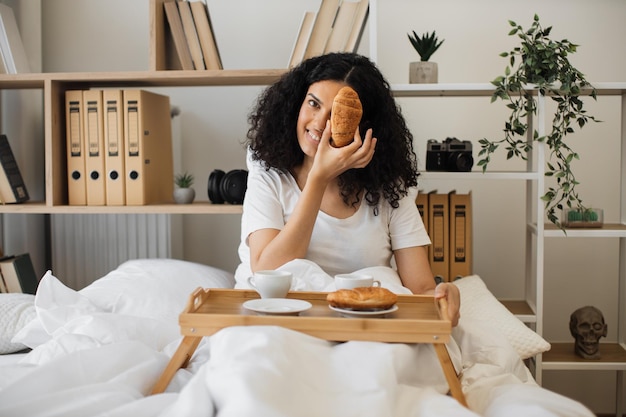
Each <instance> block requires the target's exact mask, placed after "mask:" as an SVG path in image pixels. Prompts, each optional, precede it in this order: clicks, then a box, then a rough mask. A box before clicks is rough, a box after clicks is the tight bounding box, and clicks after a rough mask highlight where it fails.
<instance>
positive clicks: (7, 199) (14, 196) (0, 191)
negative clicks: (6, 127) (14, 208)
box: [0, 135, 30, 204]
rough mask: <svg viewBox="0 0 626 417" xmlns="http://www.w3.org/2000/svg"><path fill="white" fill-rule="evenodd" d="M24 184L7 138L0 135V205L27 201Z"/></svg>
mask: <svg viewBox="0 0 626 417" xmlns="http://www.w3.org/2000/svg"><path fill="white" fill-rule="evenodd" d="M29 198H30V197H29V196H28V190H27V189H26V184H25V183H24V179H23V178H22V174H21V173H20V167H19V166H18V165H17V160H16V159H15V155H13V151H12V150H11V144H10V143H9V138H7V136H6V135H0V199H2V203H3V204H4V203H23V202H25V201H28V200H29Z"/></svg>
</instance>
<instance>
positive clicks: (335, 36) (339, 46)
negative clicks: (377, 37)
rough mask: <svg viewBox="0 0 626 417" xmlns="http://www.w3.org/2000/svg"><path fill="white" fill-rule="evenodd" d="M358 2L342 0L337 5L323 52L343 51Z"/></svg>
mask: <svg viewBox="0 0 626 417" xmlns="http://www.w3.org/2000/svg"><path fill="white" fill-rule="evenodd" d="M359 4H360V3H359V2H356V1H348V0H343V1H342V2H341V5H340V6H339V11H338V12H337V17H336V18H335V23H334V24H333V28H332V30H331V32H330V36H329V37H328V42H326V47H325V48H324V53H329V52H344V51H345V50H346V45H347V42H348V37H349V36H350V33H351V32H352V24H353V22H354V17H355V16H356V11H357V8H358V6H359Z"/></svg>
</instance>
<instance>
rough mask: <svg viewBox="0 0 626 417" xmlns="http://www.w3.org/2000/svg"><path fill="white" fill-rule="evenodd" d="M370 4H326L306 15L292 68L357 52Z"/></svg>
mask: <svg viewBox="0 0 626 417" xmlns="http://www.w3.org/2000/svg"><path fill="white" fill-rule="evenodd" d="M368 11H369V0H322V2H321V4H320V7H319V9H318V10H317V12H314V11H305V12H304V16H303V17H302V21H301V23H300V28H299V29H298V36H297V37H296V41H295V43H294V45H293V48H292V51H291V56H290V58H289V63H288V67H289V68H292V67H294V66H296V65H298V64H299V63H300V62H301V61H302V60H304V59H308V58H312V57H314V56H319V55H322V54H326V53H330V52H356V50H357V48H358V46H359V41H360V40H361V35H362V34H363V28H364V27H365V22H366V21H367V15H368Z"/></svg>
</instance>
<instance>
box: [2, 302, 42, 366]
mask: <svg viewBox="0 0 626 417" xmlns="http://www.w3.org/2000/svg"><path fill="white" fill-rule="evenodd" d="M34 302H35V296H34V295H32V294H21V293H9V294H0V354H2V355H4V354H6V353H13V352H18V351H20V350H22V349H24V348H26V346H25V345H23V344H22V343H13V342H11V339H13V336H15V334H16V333H17V332H18V331H19V330H20V329H21V328H22V327H24V325H26V324H27V323H28V322H30V321H31V320H32V319H34V318H35V316H36V313H35V305H34Z"/></svg>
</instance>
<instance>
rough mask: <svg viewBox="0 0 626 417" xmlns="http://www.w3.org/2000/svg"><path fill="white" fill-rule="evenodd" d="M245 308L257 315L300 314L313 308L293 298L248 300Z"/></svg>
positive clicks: (305, 302)
mask: <svg viewBox="0 0 626 417" xmlns="http://www.w3.org/2000/svg"><path fill="white" fill-rule="evenodd" d="M243 306H244V308H247V309H248V310H252V311H255V312H257V313H262V314H281V315H289V314H298V313H300V312H302V311H305V310H308V309H309V308H311V307H313V306H312V305H311V303H309V302H308V301H304V300H294V299H291V298H259V299H256V300H248V301H246V302H245V303H243Z"/></svg>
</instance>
